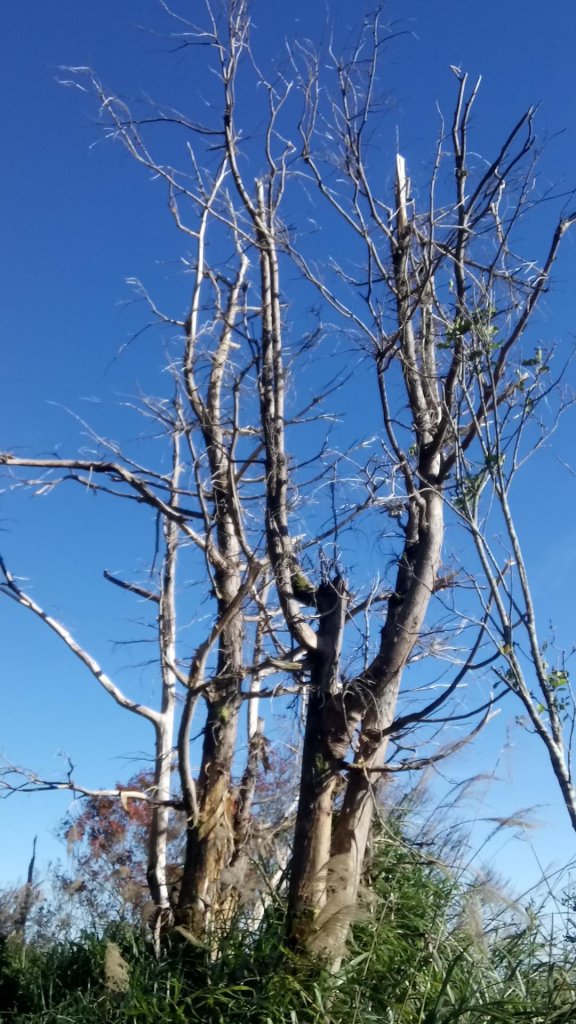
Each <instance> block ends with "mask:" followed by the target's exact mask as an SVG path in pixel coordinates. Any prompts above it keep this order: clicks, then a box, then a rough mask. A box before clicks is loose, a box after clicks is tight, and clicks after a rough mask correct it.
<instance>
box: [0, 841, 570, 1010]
mask: <svg viewBox="0 0 576 1024" xmlns="http://www.w3.org/2000/svg"><path fill="white" fill-rule="evenodd" d="M365 910H366V911H367V912H365V914H364V920H363V921H360V922H359V923H358V924H357V925H356V927H355V929H354V933H353V938H352V940H351V945H350V950H349V952H350V958H349V959H348V962H347V963H346V965H345V966H344V967H343V968H342V969H341V970H340V971H339V972H338V973H333V972H331V971H329V970H327V969H324V968H323V967H322V966H321V964H319V962H318V960H312V959H310V958H308V957H304V956H297V955H295V954H293V953H291V952H289V951H287V950H286V948H285V945H284V941H283V919H284V908H282V907H277V908H275V909H272V910H271V911H270V912H269V913H268V915H267V916H266V917H265V918H264V919H263V921H262V923H261V926H260V929H259V930H258V932H257V933H256V934H254V935H252V936H251V937H250V939H249V942H248V943H247V936H246V933H245V931H243V930H242V929H240V928H238V929H234V928H232V930H231V931H230V932H229V933H228V934H227V935H226V936H223V937H222V939H221V941H220V946H219V948H218V950H217V951H215V950H214V949H207V948H206V947H204V946H202V945H200V944H193V943H190V942H189V941H188V940H187V939H186V938H184V937H183V936H182V935H181V934H178V933H177V932H176V933H172V935H171V936H170V937H168V938H166V939H165V942H164V945H163V948H162V951H161V954H160V957H159V958H156V957H155V955H154V952H153V949H152V946H151V943H150V941H149V938H148V937H147V936H146V935H145V934H144V933H143V932H141V931H138V930H137V929H134V928H131V927H129V926H128V925H117V924H116V925H110V926H109V927H108V928H107V930H106V932H105V934H104V935H100V936H96V935H94V934H85V935H83V936H81V937H79V938H78V939H77V940H75V941H68V942H64V943H57V942H51V943H49V944H47V945H44V946H42V945H41V944H40V943H32V944H31V945H28V946H23V945H22V944H21V943H19V942H17V941H14V940H10V939H7V940H4V942H3V945H2V948H1V951H0V1006H1V1007H2V1011H1V1013H0V1020H2V1021H3V1022H6V1024H8V1021H10V1024H32V1022H34V1024H56V1022H62V1021H71V1022H72V1021H74V1022H78V1024H80V1022H86V1024H87V1022H96V1021H98V1022H102V1021H106V1022H109V1024H128V1022H139V1024H148V1022H150V1024H152V1022H153V1024H161V1022H166V1024H168V1022H170V1024H171V1022H176V1021H186V1022H196V1021H197V1022H202V1024H224V1022H226V1024H235V1022H241V1024H247V1022H251V1021H253V1022H259V1024H260V1022H261V1024H340V1022H341V1021H347V1022H351V1024H360V1022H362V1024H368V1022H376V1021H378V1022H382V1021H386V1022H388V1021H389V1022H391V1024H392V1022H393V1024H422V1022H426V1024H440V1022H442V1024H497V1022H506V1024H514V1022H518V1024H520V1022H528V1021H530V1022H531V1024H532V1022H536V1021H537V1022H538V1024H548V1022H549V1024H571V1022H573V1021H574V1020H575V1019H576V963H575V960H574V947H573V944H571V943H570V941H569V938H568V940H566V941H565V942H558V941H557V940H553V939H552V938H551V937H550V936H549V935H548V936H547V935H546V934H545V933H544V930H543V928H542V927H541V924H540V923H539V920H538V917H537V915H535V914H534V915H530V914H526V913H524V912H521V911H520V910H519V908H517V907H515V906H514V905H513V904H512V903H511V901H510V900H509V899H507V898H506V897H505V896H503V894H502V893H498V892H497V891H496V890H495V888H494V887H492V888H491V887H490V886H489V885H487V884H486V883H485V882H481V881H480V880H478V878H475V879H473V881H472V882H465V881H463V880H462V878H459V877H458V869H457V868H456V867H448V866H447V865H445V864H442V862H441V860H440V859H439V857H438V856H437V850H436V851H435V848H434V845H433V844H431V845H430V847H429V848H428V850H427V851H426V852H422V848H421V846H419V848H418V849H416V848H415V847H414V846H413V845H412V844H411V843H410V841H409V840H406V839H405V838H404V837H403V836H402V835H401V834H400V833H399V831H398V830H397V829H391V830H390V831H389V832H388V833H385V834H381V835H380V837H379V839H378V840H377V843H376V846H375V850H374V857H373V865H372V870H371V877H370V902H369V904H368V905H367V907H366V908H365ZM279 911H280V912H279Z"/></svg>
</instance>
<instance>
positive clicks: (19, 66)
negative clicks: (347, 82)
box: [0, 0, 576, 879]
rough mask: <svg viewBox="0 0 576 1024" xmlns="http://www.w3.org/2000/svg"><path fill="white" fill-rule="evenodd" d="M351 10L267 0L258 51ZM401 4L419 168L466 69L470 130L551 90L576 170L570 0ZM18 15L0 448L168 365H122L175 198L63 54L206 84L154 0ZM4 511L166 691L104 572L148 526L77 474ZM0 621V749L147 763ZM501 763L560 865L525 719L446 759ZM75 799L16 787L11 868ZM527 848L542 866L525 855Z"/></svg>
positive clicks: (553, 801) (21, 632)
mask: <svg viewBox="0 0 576 1024" xmlns="http://www.w3.org/2000/svg"><path fill="white" fill-rule="evenodd" d="M195 6H196V5H195V3H194V2H191V0H188V2H184V0H181V2H180V3H179V4H178V9H179V10H181V11H183V12H186V13H188V14H190V13H191V12H192V13H193V11H194V9H195ZM351 6H352V5H351V4H350V3H348V2H344V0H334V2H333V3H332V4H331V5H330V7H329V10H327V9H326V7H325V5H324V4H323V3H320V2H314V0H312V2H311V0H307V2H304V0H292V2H291V3H289V4H285V3H279V2H264V0H254V3H253V21H254V24H255V26H256V40H257V48H258V49H259V52H261V53H262V54H264V53H265V52H266V51H267V50H268V49H279V48H280V47H281V46H282V40H283V38H284V37H285V36H288V37H290V36H293V35H294V34H295V33H296V34H299V35H305V36H307V37H311V38H317V37H318V34H319V33H325V32H326V31H327V29H326V25H327V24H328V23H329V22H330V21H334V23H335V25H336V31H337V33H338V34H339V35H340V37H341V38H344V37H345V35H346V31H347V26H348V24H349V23H350V20H351V18H350V8H351ZM354 6H355V5H354ZM387 10H388V17H389V19H390V21H391V22H394V23H395V24H394V27H395V29H396V30H398V31H400V30H405V31H406V34H405V35H403V36H402V37H400V38H398V39H397V40H396V41H395V42H394V43H392V44H391V45H390V47H389V50H388V61H389V89H390V96H391V99H392V101H393V104H394V112H393V114H391V115H390V117H391V121H390V123H391V127H392V126H394V128H395V127H396V126H397V129H398V137H399V139H400V146H401V148H402V150H403V151H404V152H405V153H406V155H407V157H408V160H409V165H410V169H411V173H413V175H414V176H416V177H417V176H418V175H419V174H422V175H423V174H424V171H425V168H426V166H427V164H428V161H429V158H430V154H431V151H432V146H433V143H434V140H435V138H436V135H437V130H438V113H437V107H436V104H437V103H438V104H439V106H440V107H441V108H442V109H443V110H444V112H445V113H448V112H449V111H450V104H451V101H452V99H453V95H454V81H455V80H454V77H453V75H452V74H451V72H450V71H449V65H451V64H452V65H461V66H462V67H463V68H465V69H466V70H468V71H469V72H470V74H471V76H476V75H477V74H480V73H481V74H482V75H483V76H484V82H483V87H482V93H481V99H480V101H479V103H478V106H477V113H476V117H475V126H476V127H477V130H478V136H477V137H478V139H479V140H481V144H482V146H483V149H484V150H485V151H488V150H489V149H490V146H491V144H493V143H495V142H496V140H497V139H499V138H500V136H501V135H502V133H503V132H504V131H505V130H506V128H507V127H508V126H509V125H510V124H511V123H512V122H513V121H514V120H515V119H516V118H517V117H518V116H519V115H520V113H522V112H523V110H524V109H525V108H526V107H527V106H529V105H530V104H532V103H540V104H541V106H540V112H539V115H538V125H539V130H540V134H541V135H542V136H543V137H544V138H548V140H549V142H548V146H547V149H546V150H545V152H544V155H543V158H542V163H541V173H542V180H543V183H544V186H545V187H546V186H547V185H549V184H551V183H554V184H555V185H556V186H557V187H558V190H562V189H567V188H569V187H573V186H575V185H576V126H575V124H574V113H573V111H574V100H575V98H576V62H575V61H574V58H573V43H574V39H575V38H576V6H575V5H574V4H573V3H572V2H571V0H550V2H549V3H548V5H547V7H546V11H545V12H544V11H543V9H542V7H541V5H537V4H532V5H530V4H526V3H525V2H520V0H506V2H505V3H502V2H498V3H497V2H495V0H485V2H484V3H482V4H468V3H464V2H462V0H405V2H403V3H401V2H400V0H392V2H391V3H390V4H389V6H388V9H387ZM2 22H3V25H2V38H1V40H0V54H1V60H0V97H1V103H2V120H1V123H2V135H3V159H2V189H1V193H0V204H1V213H0V223H1V225H2V251H1V270H0V325H1V326H0V329H1V337H2V377H1V380H2V402H1V404H0V439H1V440H0V449H4V448H6V449H11V450H15V449H16V448H17V447H20V448H22V449H23V450H27V451H29V452H34V453H37V454H41V453H44V452H49V451H50V452H51V451H58V452H59V453H61V454H63V455H64V454H68V453H70V454H71V453H72V452H73V451H74V450H75V446H76V444H77V440H78V436H79V433H80V430H79V427H78V425H77V424H76V423H75V422H74V420H73V419H72V418H71V416H70V414H69V412H68V411H67V410H73V411H74V412H75V413H76V414H78V415H79V416H81V417H84V418H85V419H86V420H89V421H90V423H92V424H95V425H96V426H98V427H100V426H102V429H105V427H104V425H105V424H107V423H112V424H114V428H113V429H114V432H116V433H118V432H119V431H120V429H121V422H122V418H121V413H120V412H119V411H118V410H117V409H115V408H114V403H117V402H118V400H119V399H121V398H122V396H124V395H133V394H134V393H136V391H137V390H138V388H140V387H141V388H142V389H143V390H144V391H145V390H146V389H147V386H148V385H149V384H150V382H151V380H152V379H153V378H154V371H155V368H156V367H157V366H158V356H159V353H158V348H157V346H155V342H154V338H153V336H152V335H145V336H144V337H143V338H142V339H141V340H140V341H139V342H138V343H137V344H135V345H133V346H131V347H130V348H129V350H128V352H127V353H126V354H125V355H124V356H123V357H122V358H121V359H119V360H115V356H116V354H117V352H118V350H119V348H121V346H122V345H123V344H124V343H125V342H126V341H127V339H128V338H129V337H130V335H131V333H132V332H133V331H134V330H136V329H137V328H138V327H139V326H141V324H142V322H143V320H144V319H145V315H144V311H143V310H142V309H141V307H136V306H133V305H128V306H127V305H126V304H125V303H126V300H127V299H129V298H130V291H129V289H128V288H127V287H126V285H125V279H126V278H128V277H139V278H141V279H142V280H144V281H145V282H146V283H147V284H149V286H150V290H151V291H152V292H153V294H154V295H155V296H159V295H161V296H162V299H163V301H165V303H166V304H169V303H170V300H171V299H173V300H176V301H177V298H178V296H179V295H180V294H181V293H180V292H179V290H178V260H179V257H180V255H181V252H180V240H179V239H178V238H177V237H176V236H175V235H174V233H173V231H172V228H171V223H170V220H169V217H168V215H167V211H166V206H165V200H164V197H163V196H162V195H160V193H159V192H158V190H157V189H156V190H155V188H154V186H153V184H152V183H150V182H149V181H148V180H147V178H146V175H145V174H143V173H141V172H140V171H139V169H138V168H136V167H134V166H132V165H131V164H130V162H129V160H128V158H127V157H126V156H125V155H124V154H123V153H122V152H120V151H119V150H118V149H117V148H114V147H112V146H109V145H106V144H104V143H102V142H101V141H98V140H99V132H98V129H97V127H96V126H95V123H94V108H93V105H92V103H91V102H89V101H88V99H87V98H86V97H85V96H84V95H83V94H82V93H80V92H79V91H77V90H76V89H73V88H69V89H66V88H63V87H62V86H61V85H59V84H58V83H57V80H58V79H60V78H63V77H64V78H65V77H68V76H67V75H66V74H65V73H63V72H61V71H60V70H59V69H60V68H61V67H62V66H63V65H75V66H78V65H91V66H92V67H93V68H95V69H96V71H97V72H98V74H99V76H100V77H101V79H102V80H103V81H104V82H105V83H106V84H107V85H109V86H110V87H111V88H112V89H114V91H115V92H117V93H119V94H121V95H123V96H125V97H126V98H127V99H128V100H130V101H136V102H138V101H140V100H141V99H142V97H143V96H144V95H146V94H147V95H150V96H151V97H153V98H155V99H158V100H164V99H166V98H168V99H172V100H173V101H174V100H175V97H176V95H179V96H180V98H179V99H178V101H177V102H178V104H179V105H180V106H181V107H183V108H188V109H190V108H191V107H193V104H194V102H195V101H196V102H197V101H198V99H197V98H198V76H197V75H196V74H195V72H194V69H193V68H191V64H190V60H189V59H188V58H185V57H184V55H183V54H182V53H181V52H178V51H175V50H174V48H173V47H172V46H171V45H170V43H169V40H168V39H167V38H166V31H170V24H169V23H168V22H167V20H166V17H165V15H164V14H163V13H162V11H161V9H160V5H159V4H158V3H156V0H81V2H78V0H58V2H57V3H49V2H46V0H4V3H3V5H2ZM142 26H143V27H142ZM94 143H98V144H96V145H94ZM383 173H385V171H384V172H383ZM531 241H532V240H531V239H527V242H528V244H530V243H531ZM534 241H535V243H536V241H537V240H536V239H535V240H534ZM575 246H576V239H568V241H567V243H566V245H565V247H564V250H563V253H562V258H561V261H560V263H559V267H558V274H557V280H556V284H555V287H554V290H553V291H552V293H551V294H550V295H548V296H547V297H546V299H545V301H544V303H543V305H542V309H541V315H540V321H539V323H540V327H541V329H542V332H543V334H545V336H546V337H547V338H549V339H550V340H557V341H562V343H563V344H564V345H565V346H566V347H567V348H568V347H570V346H571V344H572V342H573V336H574V325H573V321H574V316H573V297H572V296H573V290H574V289H573V280H574V274H575V270H576V248H575ZM96 400H97V401H96ZM573 432H574V417H573V416H572V417H569V418H568V419H567V420H566V422H565V424H564V426H563V429H562V431H561V432H560V434H559V436H558V438H557V444H558V449H559V451H560V452H561V453H562V455H563V457H564V458H566V459H568V460H569V459H570V455H571V450H572V444H571V439H572V435H573ZM537 469H538V485H537V487H536V488H535V489H534V487H533V483H534V478H533V477H532V478H531V479H530V481H529V482H528V481H527V483H526V487H525V490H524V491H523V492H521V494H520V497H522V498H523V501H522V502H521V504H522V508H521V509H520V510H519V511H520V515H521V520H520V521H521V525H522V527H523V530H524V534H525V537H526V541H527V544H528V549H529V554H530V563H531V569H532V573H533V580H534V584H535V587H536V589H537V595H538V600H539V605H540V607H541V609H542V615H543V618H544V621H546V619H547V618H550V619H552V620H553V621H554V623H555V625H556V626H557V628H558V632H559V635H560V637H561V639H562V640H563V642H564V643H565V644H566V646H570V645H571V644H572V643H573V641H574V639H575V638H574V630H573V617H574V616H573V608H574V601H573V589H574V583H573V580H574V571H575V569H576V534H575V532H574V528H573V527H571V533H570V534H569V535H566V532H565V529H564V523H563V518H564V514H565V510H566V506H567V505H568V506H570V507H571V506H572V504H573V502H574V498H575V496H576V493H575V492H576V482H575V481H574V480H573V479H572V478H570V477H567V476H566V475H565V473H564V471H563V470H562V469H561V467H560V466H559V464H558V462H557V461H556V460H555V457H554V455H553V453H552V452H550V453H548V454H547V455H546V457H541V458H540V460H539V462H538V465H537ZM63 524H65V525H63ZM0 527H1V528H2V530H3V531H4V532H3V533H1V534H0V544H1V547H2V550H3V552H4V554H5V556H6V558H7V559H8V561H9V564H11V566H12V567H13V568H14V570H15V571H17V572H18V573H19V574H21V575H23V576H27V577H29V578H30V579H31V580H32V581H33V589H34V593H35V595H36V596H37V597H38V599H39V600H41V601H42V602H43V603H44V604H45V605H46V606H47V607H49V608H50V609H51V610H52V611H54V613H55V614H57V615H58V616H60V617H61V618H62V619H63V620H64V621H66V623H67V624H68V625H69V626H70V628H71V629H72V630H73V631H74V632H75V633H76V634H77V635H78V636H79V638H81V639H82V641H83V642H84V643H85V644H86V645H87V646H88V647H90V649H91V651H92V652H93V653H94V654H95V655H96V656H97V657H98V658H99V659H100V660H101V661H102V662H103V663H104V665H105V666H106V667H107V668H109V669H110V670H114V671H117V672H121V673H123V678H124V679H125V680H126V685H127V686H132V687H136V688H138V690H139V692H141V693H143V694H145V695H149V694H150V693H151V690H152V686H153V683H152V681H151V679H150V672H149V669H148V667H147V666H146V665H141V664H139V662H140V660H141V659H142V655H141V654H140V653H138V652H134V651H133V650H132V649H130V648H124V647H122V648H118V647H117V646H116V645H115V644H114V641H115V640H116V639H117V638H119V637H120V636H121V635H122V632H123V630H124V626H125V620H126V619H127V618H129V617H130V615H131V613H132V608H131V607H130V606H129V605H127V603H126V600H125V598H124V596H123V595H120V594H118V593H116V592H114V591H112V589H111V588H110V587H109V586H106V585H104V584H103V583H102V582H101V572H102V569H103V568H105V567H106V568H111V569H115V568H128V567H130V566H132V565H134V564H138V563H139V561H140V563H144V562H146V561H147V559H148V558H149V556H150V553H151V544H152V540H151V537H150V532H149V530H148V527H147V526H146V525H145V524H142V528H141V532H140V533H139V532H138V529H136V530H135V529H134V527H133V526H130V528H129V529H128V527H127V522H126V523H123V522H122V521H118V520H117V518H116V511H115V510H110V512H109V511H108V509H107V508H105V507H103V503H102V502H101V501H100V499H94V498H92V497H89V496H85V495H81V494H78V493H73V492H72V491H71V490H68V491H64V490H61V491H59V492H57V493H55V494H52V495H50V496H48V497H46V498H43V499H42V498H26V499H25V498H22V497H20V498H18V499H17V500H16V499H15V498H13V497H5V498H2V499H1V504H0ZM0 636H1V637H2V658H1V662H0V685H1V692H0V750H2V751H3V752H4V753H5V754H6V755H7V756H9V757H11V758H12V759H13V760H15V761H18V762H20V763H23V764H28V765H31V766H34V767H35V768H37V769H38V771H39V772H41V773H44V774H47V775H52V776H57V775H59V774H61V771H62V762H61V759H60V757H59V753H60V752H62V751H63V752H65V753H66V754H69V755H70V756H71V757H72V760H73V761H74V763H75V764H76V765H77V772H76V774H77V776H78V777H79V778H81V779H82V780H83V781H85V782H86V784H88V785H107V784H111V783H113V782H114V781H115V780H117V779H122V778H126V777H127V775H129V773H130V771H131V766H132V764H133V761H132V759H137V758H138V757H139V754H140V752H142V751H146V750H148V749H149V748H150V739H151V737H150V735H149V734H148V732H147V730H146V729H145V728H144V726H143V725H140V726H139V725H138V724H134V723H133V722H132V720H131V719H130V718H128V720H127V718H126V716H125V715H123V714H122V713H121V712H120V711H119V710H118V709H116V708H115V707H114V706H112V705H111V704H110V702H109V700H108V699H107V698H105V697H104V696H103V695H101V694H100V693H98V691H97V689H96V686H95V684H94V683H93V681H92V680H91V679H90V677H89V676H87V675H86V674H85V673H83V672H82V670H81V669H80V668H79V667H77V666H76V665H75V664H74V663H73V661H72V659H71V657H70V656H69V655H68V654H67V652H66V651H65V650H64V649H63V648H62V647H61V645H59V644H58V642H57V641H56V639H53V638H51V637H50V636H48V635H44V632H43V630H42V629H41V627H40V625H39V624H37V623H35V622H33V621H32V620H31V618H29V617H27V616H26V615H25V613H24V612H23V611H22V610H21V609H19V608H16V607H12V606H11V605H10V604H9V603H8V602H3V603H0ZM505 744H508V745H507V746H506V749H505V751H504V753H503V754H502V755H501V754H500V751H501V749H502V748H503V746H504V745H505ZM496 762H499V774H500V776H501V777H502V779H503V783H502V784H500V785H493V786H492V787H491V788H490V789H489V791H488V794H487V797H486V799H487V805H486V807H485V808H484V810H483V812H482V813H503V812H505V811H513V810H515V809H516V808H517V807H519V806H526V805H528V804H545V805H551V806H547V807H545V808H544V809H543V810H541V811H540V815H539V816H540V818H541V820H542V821H544V822H546V824H547V827H546V828H544V829H541V830H540V832H538V833H536V834H535V835H534V836H533V841H534V842H535V844H536V846H537V848H538V850H539V853H540V856H541V858H542V860H543V861H544V862H545V863H547V862H549V861H550V860H552V859H557V860H558V861H566V860H568V859H569V857H571V856H574V854H575V853H576V840H575V837H574V836H573V834H572V832H571V831H570V829H569V828H568V826H567V824H566V822H565V814H564V811H563V809H562V808H561V807H560V805H559V801H558V798H557V795H556V791H555V788H554V783H553V781H552V779H551V774H550V771H549V769H548V767H547V765H546V763H545V760H544V758H543V757H542V755H541V752H540V751H539V750H538V747H537V745H536V743H535V741H531V740H530V739H529V738H528V737H526V736H525V735H523V734H522V732H521V731H520V730H518V729H515V728H514V727H513V724H512V723H510V722H508V721H502V722H500V723H498V724H496V725H494V726H493V727H492V728H491V730H490V731H489V734H488V733H487V734H486V735H485V736H484V737H482V738H481V739H480V741H479V743H478V744H477V746H476V748H475V749H474V751H470V752H469V753H467V754H466V755H465V756H464V757H463V758H462V760H461V761H460V762H459V763H458V764H454V765H453V766H448V768H447V774H448V775H450V776H455V777H461V776H462V775H464V774H467V773H468V772H472V771H479V770H490V769H492V767H493V766H494V765H495V764H496ZM69 803H70V799H69V797H68V796H64V797H62V796H52V795H47V796H37V797H26V798H19V797H13V798H12V799H10V800H9V801H7V802H3V803H0V823H1V827H2V835H3V837H4V841H3V849H2V861H1V862H0V878H5V879H10V878H15V877H17V876H18V875H21V874H22V873H23V871H24V870H25V866H26V861H27V857H28V856H29V852H30V849H31V840H32V836H33V835H34V834H35V832H38V833H39V836H40V845H39V854H40V857H41V858H42V859H46V858H47V857H49V856H55V855H57V854H58V852H59V851H58V847H57V846H56V844H55V843H54V841H53V840H52V839H51V835H50V830H51V829H52V828H53V827H54V825H55V823H56V822H57V821H58V819H59V816H60V815H61V814H62V813H63V812H64V810H65V809H66V807H67V806H68V805H69ZM518 849H520V848H519V847H518V846H515V847H514V852H513V853H512V854H511V853H510V852H508V853H507V854H506V856H504V857H503V860H502V865H503V870H504V871H506V870H507V869H509V867H510V865H511V864H512V863H513V862H515V861H516V860H517V859H518V858H519V857H520V856H521V855H520V853H518ZM524 860H525V863H526V864H527V865H528V864H529V863H530V855H528V856H527V857H525V858H524ZM525 870H526V872H529V870H530V868H529V867H528V866H527V867H526V868H525Z"/></svg>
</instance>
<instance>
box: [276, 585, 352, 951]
mask: <svg viewBox="0 0 576 1024" xmlns="http://www.w3.org/2000/svg"><path fill="white" fill-rule="evenodd" d="M348 599H349V596H348V593H347V591H346V588H345V585H344V581H343V580H341V579H340V578H339V577H337V578H336V579H335V580H334V581H333V582H326V583H323V584H322V585H321V586H320V587H319V588H318V590H317V592H316V605H317V608H318V612H319V615H320V623H319V627H318V648H317V650H316V651H314V652H313V653H312V654H311V655H310V657H311V659H312V670H311V678H310V693H309V697H308V704H307V713H306V729H305V735H304V745H303V751H302V773H301V781H300V796H299V801H298V811H297V816H296V827H295V832H294V848H293V854H292V865H291V870H290V888H289V894H288V936H289V939H290V941H291V942H292V943H295V944H296V945H301V944H302V943H304V942H306V941H307V940H308V938H309V936H310V934H311V931H312V932H313V929H314V926H313V922H314V919H315V917H316V916H317V915H318V913H319V912H320V911H321V910H322V908H323V907H324V904H325V902H326V893H327V889H328V870H329V861H330V845H331V840H332V812H333V802H334V792H335V789H336V785H337V782H338V780H339V777H340V770H341V766H342V761H343V759H344V758H345V756H346V753H347V750H348V748H349V745H350V739H351V735H352V733H353V731H354V727H353V726H352V729H351V723H350V722H349V721H348V720H347V719H346V716H345V715H344V714H343V709H342V693H341V688H340V683H339V660H340V651H341V647H342V635H343V631H344V625H345V618H346V608H347V605H348Z"/></svg>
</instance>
